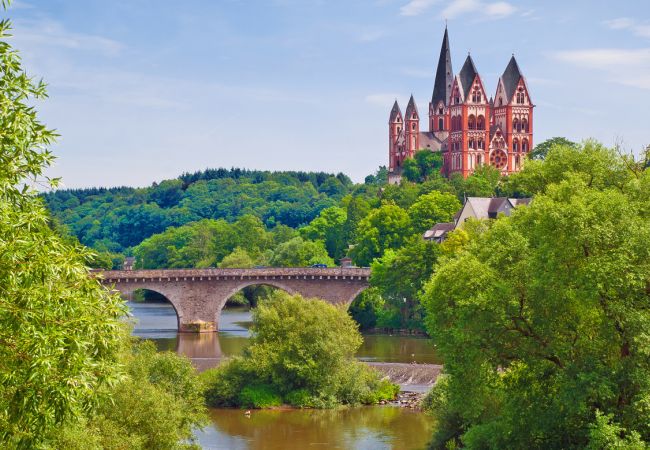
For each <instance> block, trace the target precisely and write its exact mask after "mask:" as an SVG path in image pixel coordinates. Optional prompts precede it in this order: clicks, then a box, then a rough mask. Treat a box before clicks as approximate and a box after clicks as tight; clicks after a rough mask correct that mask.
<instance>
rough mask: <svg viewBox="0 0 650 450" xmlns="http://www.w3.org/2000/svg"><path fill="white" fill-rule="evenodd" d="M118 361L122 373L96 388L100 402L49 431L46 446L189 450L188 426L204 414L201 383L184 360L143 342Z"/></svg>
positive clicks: (190, 435) (195, 424)
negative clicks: (104, 386)
mask: <svg viewBox="0 0 650 450" xmlns="http://www.w3.org/2000/svg"><path fill="white" fill-rule="evenodd" d="M123 362H124V364H125V367H126V369H127V374H128V376H127V377H126V378H125V379H124V380H122V382H120V383H118V384H117V385H115V386H113V387H111V388H109V389H107V390H105V391H103V392H102V395H103V398H104V401H103V402H102V403H100V404H99V405H97V408H96V410H95V411H93V412H92V413H89V414H88V415H87V416H86V417H83V418H81V419H80V420H77V421H70V422H68V423H66V424H65V426H63V427H62V428H61V429H58V430H56V431H55V432H54V433H52V435H51V436H50V440H49V442H48V445H49V448H52V449H58V448H65V449H70V450H77V449H78V450H87V449H89V450H94V449H97V450H100V449H122V448H129V449H135V450H138V449H151V448H159V449H166V448H169V449H171V448H179V449H184V448H195V446H194V445H193V444H192V440H193V433H194V430H195V429H196V428H197V427H201V426H203V425H204V424H206V423H207V416H206V414H205V407H204V402H203V385H202V384H201V382H200V380H199V378H198V377H197V376H196V373H195V371H194V368H193V367H192V365H191V363H190V361H189V360H188V359H187V358H185V357H181V356H178V355H176V354H175V353H171V352H163V353H158V352H157V351H156V348H155V346H154V344H153V343H152V342H150V341H145V342H140V343H137V344H135V345H134V346H133V348H132V349H131V350H130V351H129V352H128V353H127V354H126V355H125V356H124V361H123Z"/></svg>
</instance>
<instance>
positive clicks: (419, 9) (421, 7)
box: [400, 0, 439, 16]
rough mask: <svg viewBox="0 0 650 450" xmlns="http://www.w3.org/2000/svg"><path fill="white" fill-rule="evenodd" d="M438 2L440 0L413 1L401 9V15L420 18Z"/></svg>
mask: <svg viewBox="0 0 650 450" xmlns="http://www.w3.org/2000/svg"><path fill="white" fill-rule="evenodd" d="M438 2H439V0H411V1H410V2H408V3H407V4H406V5H404V6H402V7H401V8H400V14H401V15H403V16H418V15H420V14H422V13H423V12H424V11H426V10H427V9H429V8H430V7H431V6H433V5H435V4H436V3H438Z"/></svg>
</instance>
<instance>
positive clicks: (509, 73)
mask: <svg viewBox="0 0 650 450" xmlns="http://www.w3.org/2000/svg"><path fill="white" fill-rule="evenodd" d="M522 77H523V75H522V73H521V70H520V69H519V64H517V60H516V59H515V55H514V53H513V54H512V57H511V58H510V61H509V62H508V66H507V67H506V70H504V71H503V75H501V81H503V87H504V88H505V90H506V98H507V99H508V101H510V100H511V99H512V96H513V95H515V89H517V85H518V84H519V80H520V79H521V78H522Z"/></svg>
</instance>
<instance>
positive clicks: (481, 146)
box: [478, 139, 485, 150]
mask: <svg viewBox="0 0 650 450" xmlns="http://www.w3.org/2000/svg"><path fill="white" fill-rule="evenodd" d="M478 148H479V149H481V150H485V142H483V139H479V140H478Z"/></svg>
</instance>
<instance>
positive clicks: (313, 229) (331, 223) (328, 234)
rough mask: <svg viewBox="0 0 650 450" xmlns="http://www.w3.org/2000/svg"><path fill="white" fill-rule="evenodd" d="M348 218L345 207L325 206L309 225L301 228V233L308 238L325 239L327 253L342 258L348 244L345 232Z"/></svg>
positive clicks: (335, 257)
mask: <svg viewBox="0 0 650 450" xmlns="http://www.w3.org/2000/svg"><path fill="white" fill-rule="evenodd" d="M346 220H347V214H346V211H345V209H343V208H339V207H337V206H332V207H331V208H325V209H324V210H322V211H321V212H320V215H319V216H318V217H316V218H315V219H314V220H312V221H311V222H310V223H309V225H307V226H304V227H302V228H301V229H300V234H301V235H302V236H303V237H304V238H306V239H310V240H313V241H316V240H320V241H323V242H324V243H325V248H327V253H329V255H330V256H331V257H332V258H334V259H340V258H342V257H343V256H344V252H345V250H346V244H347V243H346V241H345V235H344V232H343V229H344V227H345V222H346Z"/></svg>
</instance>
